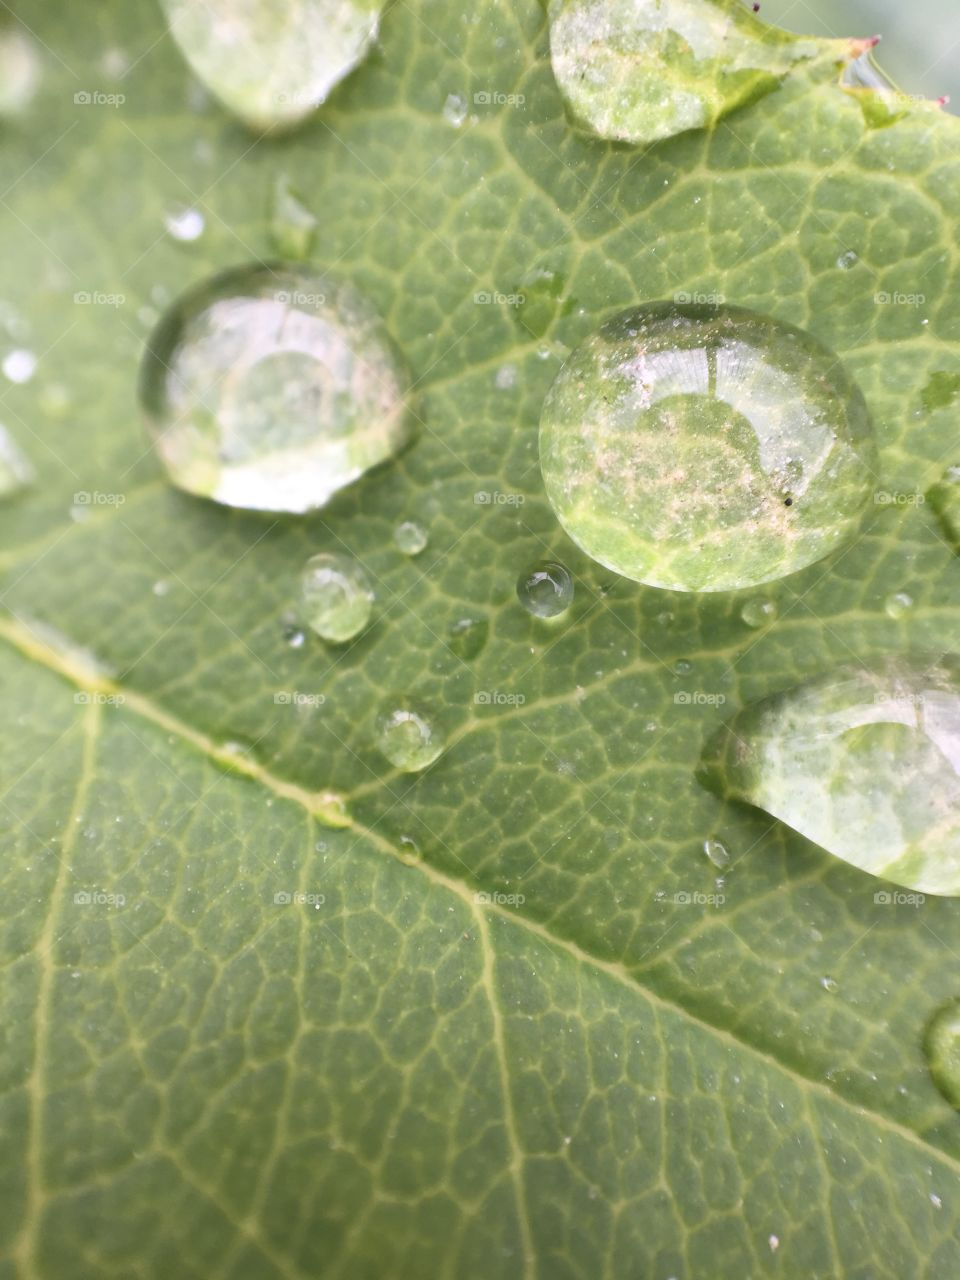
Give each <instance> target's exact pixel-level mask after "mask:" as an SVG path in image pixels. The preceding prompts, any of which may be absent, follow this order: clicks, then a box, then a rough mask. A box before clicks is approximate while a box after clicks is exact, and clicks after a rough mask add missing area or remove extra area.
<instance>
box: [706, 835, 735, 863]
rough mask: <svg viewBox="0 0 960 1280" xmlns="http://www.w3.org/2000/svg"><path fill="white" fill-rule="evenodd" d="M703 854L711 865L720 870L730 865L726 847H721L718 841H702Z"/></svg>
mask: <svg viewBox="0 0 960 1280" xmlns="http://www.w3.org/2000/svg"><path fill="white" fill-rule="evenodd" d="M703 852H704V853H705V854H706V855H707V857H708V858H709V859H710V861H711V862H712V863H713V865H714V866H715V867H719V868H720V869H721V870H722V869H723V868H724V867H727V866H729V865H730V854H729V853H728V852H727V849H726V846H725V845H722V844H721V843H720V841H719V840H704V842H703Z"/></svg>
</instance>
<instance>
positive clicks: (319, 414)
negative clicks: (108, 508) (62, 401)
mask: <svg viewBox="0 0 960 1280" xmlns="http://www.w3.org/2000/svg"><path fill="white" fill-rule="evenodd" d="M409 385H410V384H409V375H408V374H407V372H406V369H405V367H404V365H403V362H402V361H401V359H400V357H399V355H398V354H397V352H396V350H395V348H394V346H393V343H392V342H391V340H390V339H389V337H388V335H387V333H386V330H385V329H384V327H383V323H382V321H381V320H380V318H379V317H378V316H377V314H376V312H375V311H374V310H373V308H372V307H371V305H370V303H369V302H368V301H367V300H366V299H365V298H364V297H363V296H362V295H361V294H359V293H358V292H357V291H356V290H355V289H354V288H353V287H352V286H351V285H348V284H347V283H346V282H343V281H337V280H334V279H332V278H330V277H328V276H325V275H320V274H318V273H316V272H314V271H311V270H308V269H306V268H301V267H275V268H270V267H263V268H261V267H254V268H250V267H246V268H240V269H238V270H232V271H227V272H224V273H222V274H221V275H218V276H215V277H214V278H213V279H212V280H208V281H206V282H205V283H204V284H202V285H200V286H199V287H197V288H196V289H193V290H191V291H189V292H188V293H187V294H185V295H184V296H183V297H182V298H180V299H179V300H178V301H176V302H175V303H174V304H173V306H172V308H171V309H170V310H168V311H167V312H166V313H165V315H164V316H163V318H162V319H161V320H160V322H159V324H158V325H157V327H156V329H155V330H154V331H153V333H152V335H151V337H150V338H149V340H148V344H147V351H146V354H145V356H144V360H143V366H142V369H141V380H140V395H141V400H142V403H143V406H144V410H145V412H146V416H147V425H148V428H149V430H150V433H151V435H152V437H153V442H154V447H155V449H156V451H157V454H158V456H159V458H160V460H161V462H162V463H163V465H164V466H165V467H166V469H167V471H168V473H169V475H170V478H171V479H172V480H173V482H174V483H175V484H177V485H179V486H180V488H182V489H186V490H187V491H188V492H189V493H196V494H200V495H201V496H203V497H208V498H213V499H214V500H215V501H217V502H223V503H226V504H228V505H229V506H234V507H247V508H250V509H255V510H265V511H291V512H304V511H309V510H313V509H315V508H317V507H322V506H323V505H324V504H325V503H326V502H328V501H329V499H330V498H331V497H332V496H333V494H334V493H336V492H337V491H338V490H339V489H342V488H343V487H344V485H347V484H351V483H352V482H353V481H355V480H356V479H358V477H360V476H361V475H363V474H364V472H366V471H367V470H369V469H370V468H371V467H373V466H375V465H376V464H377V463H379V462H383V461H384V460H385V459H387V458H389V457H392V456H393V455H394V454H395V453H396V452H397V451H398V450H399V449H401V448H402V447H403V446H404V445H405V444H406V443H407V442H408V441H409V439H410V438H411V434H412V415H411V413H410V405H409V403H408V395H409Z"/></svg>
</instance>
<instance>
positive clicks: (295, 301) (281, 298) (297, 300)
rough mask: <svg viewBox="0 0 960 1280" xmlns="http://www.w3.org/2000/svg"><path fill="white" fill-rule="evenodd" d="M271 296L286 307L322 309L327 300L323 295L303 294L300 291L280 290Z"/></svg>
mask: <svg viewBox="0 0 960 1280" xmlns="http://www.w3.org/2000/svg"><path fill="white" fill-rule="evenodd" d="M273 296H274V297H275V298H276V300H277V302H283V303H285V304H286V305H287V306H288V307H322V306H323V304H324V303H325V302H326V300H327V295H326V294H325V293H303V292H302V291H301V290H300V289H280V290H278V292H277V293H275V294H274V295H273Z"/></svg>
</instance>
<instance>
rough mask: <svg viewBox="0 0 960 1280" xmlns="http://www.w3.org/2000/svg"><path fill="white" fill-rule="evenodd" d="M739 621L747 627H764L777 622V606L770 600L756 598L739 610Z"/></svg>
mask: <svg viewBox="0 0 960 1280" xmlns="http://www.w3.org/2000/svg"><path fill="white" fill-rule="evenodd" d="M740 617H741V619H742V620H743V621H744V622H745V623H746V624H747V626H748V627H754V628H756V627H766V626H768V625H769V624H770V623H771V622H776V620H777V606H776V605H775V604H774V602H773V601H772V600H765V599H763V598H762V597H761V596H757V597H756V598H755V599H753V600H748V601H747V602H746V604H745V605H744V606H743V608H742V609H741V610H740Z"/></svg>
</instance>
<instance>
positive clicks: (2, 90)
mask: <svg viewBox="0 0 960 1280" xmlns="http://www.w3.org/2000/svg"><path fill="white" fill-rule="evenodd" d="M39 84H40V55H39V53H38V52H37V47H36V45H35V44H34V42H33V40H32V39H31V38H30V36H29V35H28V34H27V32H26V31H25V30H24V29H23V27H20V26H17V25H16V24H15V23H12V22H10V23H7V22H5V23H4V24H3V25H2V26H0V117H2V116H19V115H21V114H22V113H23V112H24V111H26V109H27V108H28V107H29V106H30V104H31V102H32V101H33V99H34V97H35V95H36V92H37V88H38V87H39Z"/></svg>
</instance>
